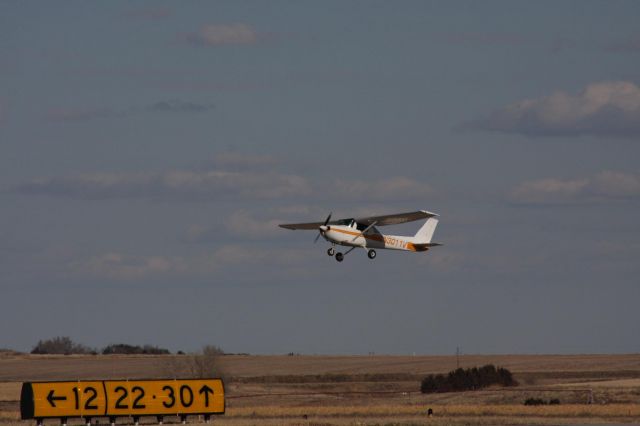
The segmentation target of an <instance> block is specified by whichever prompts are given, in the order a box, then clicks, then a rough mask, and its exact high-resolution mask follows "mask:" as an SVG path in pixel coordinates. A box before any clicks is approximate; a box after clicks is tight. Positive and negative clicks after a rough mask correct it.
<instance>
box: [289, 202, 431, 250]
mask: <svg viewBox="0 0 640 426" xmlns="http://www.w3.org/2000/svg"><path fill="white" fill-rule="evenodd" d="M437 217H438V215H437V214H435V213H431V212H428V211H426V210H418V211H415V212H409V213H398V214H390V215H386V216H371V217H363V218H359V219H354V218H349V219H339V220H334V221H332V220H331V214H329V216H327V219H326V220H325V221H324V222H313V223H286V224H282V225H279V226H280V227H281V228H285V229H293V230H296V229H304V230H311V229H313V230H315V229H317V230H318V232H319V233H318V235H317V236H316V239H315V240H314V242H317V241H318V238H320V236H322V237H323V238H324V239H325V240H327V241H329V242H330V243H331V247H330V248H329V249H328V250H327V254H328V255H329V256H334V255H335V257H336V260H337V261H338V262H342V261H343V260H344V257H345V256H346V255H347V254H349V253H351V251H352V250H354V249H356V248H358V247H360V248H363V249H365V250H367V256H369V259H375V257H376V251H375V249H388V250H404V251H413V252H422V251H427V250H429V249H430V248H431V247H436V246H441V245H442V244H439V243H432V242H431V238H432V237H433V233H434V231H435V230H436V226H437V225H438V219H436V218H437ZM421 219H427V220H426V221H425V223H424V225H422V227H421V228H420V229H419V230H418V232H417V233H416V235H414V236H413V237H411V236H400V235H384V234H381V233H380V231H378V229H377V228H376V227H377V226H386V225H398V224H400V223H406V222H413V221H415V220H421ZM336 244H337V245H341V246H347V247H350V249H349V250H347V251H346V252H345V253H344V254H342V253H340V252H337V253H336V250H335V246H336Z"/></svg>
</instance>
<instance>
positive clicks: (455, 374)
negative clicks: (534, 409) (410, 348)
mask: <svg viewBox="0 0 640 426" xmlns="http://www.w3.org/2000/svg"><path fill="white" fill-rule="evenodd" d="M517 384H518V383H517V382H516V381H515V380H514V378H513V375H512V374H511V372H510V371H509V370H507V369H506V368H502V367H498V368H496V366H494V365H492V364H487V365H485V366H483V367H480V368H478V367H473V368H467V369H462V368H458V369H456V370H453V371H450V372H449V373H448V374H430V375H428V376H427V377H425V378H424V379H422V383H421V386H420V391H421V392H422V393H439V392H460V391H467V390H478V389H482V388H485V387H487V386H491V385H501V386H516V385H517Z"/></svg>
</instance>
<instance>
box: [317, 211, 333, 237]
mask: <svg viewBox="0 0 640 426" xmlns="http://www.w3.org/2000/svg"><path fill="white" fill-rule="evenodd" d="M332 214H333V213H329V216H327V220H325V221H324V224H322V225H321V226H319V227H318V235H316V239H315V240H313V242H314V243H317V242H318V238H320V235H322V233H323V232H326V231H328V230H329V229H331V228H329V227H328V226H327V224H328V223H329V221H330V220H331V215H332Z"/></svg>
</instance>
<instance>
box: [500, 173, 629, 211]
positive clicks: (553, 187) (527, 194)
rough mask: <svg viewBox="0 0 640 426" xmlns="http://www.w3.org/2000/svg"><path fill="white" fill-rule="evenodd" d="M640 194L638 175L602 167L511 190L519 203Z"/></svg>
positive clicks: (558, 201)
mask: <svg viewBox="0 0 640 426" xmlns="http://www.w3.org/2000/svg"><path fill="white" fill-rule="evenodd" d="M636 197H640V175H637V174H632V173H624V172H618V171H603V172H601V173H598V174H596V175H594V176H592V177H586V178H579V179H556V178H549V179H541V180H534V181H529V182H524V183H522V184H520V185H518V186H517V187H516V188H515V189H514V190H513V191H512V192H511V198H512V199H513V200H514V201H516V202H520V203H571V202H578V201H598V200H610V199H623V198H636Z"/></svg>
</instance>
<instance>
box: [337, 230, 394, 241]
mask: <svg viewBox="0 0 640 426" xmlns="http://www.w3.org/2000/svg"><path fill="white" fill-rule="evenodd" d="M331 231H336V232H340V233H342V234H347V235H353V236H354V237H355V236H358V237H364V238H365V239H367V240H373V241H379V242H381V243H384V238H382V236H381V235H362V233H361V232H352V231H347V230H345V229H336V228H331Z"/></svg>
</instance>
